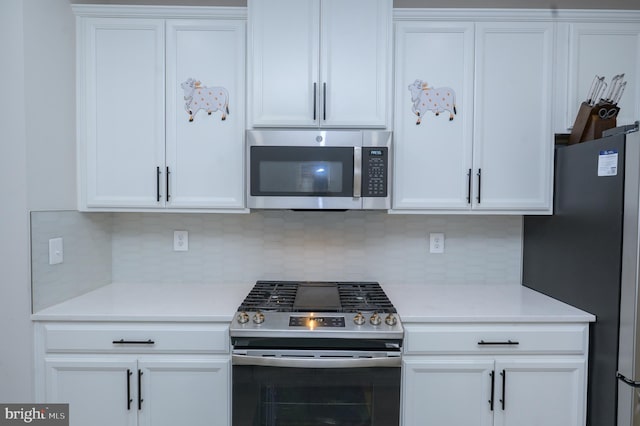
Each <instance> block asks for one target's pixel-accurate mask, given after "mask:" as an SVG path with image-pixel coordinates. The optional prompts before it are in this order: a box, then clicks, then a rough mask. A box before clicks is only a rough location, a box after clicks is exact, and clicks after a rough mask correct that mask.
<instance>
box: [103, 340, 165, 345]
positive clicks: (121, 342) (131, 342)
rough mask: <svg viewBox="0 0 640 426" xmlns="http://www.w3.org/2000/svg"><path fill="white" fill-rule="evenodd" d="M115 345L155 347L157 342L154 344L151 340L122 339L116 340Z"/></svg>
mask: <svg viewBox="0 0 640 426" xmlns="http://www.w3.org/2000/svg"><path fill="white" fill-rule="evenodd" d="M111 343H113V344H114V345H155V344H156V342H154V341H153V340H151V339H149V340H124V339H120V340H114V341H113V342H111Z"/></svg>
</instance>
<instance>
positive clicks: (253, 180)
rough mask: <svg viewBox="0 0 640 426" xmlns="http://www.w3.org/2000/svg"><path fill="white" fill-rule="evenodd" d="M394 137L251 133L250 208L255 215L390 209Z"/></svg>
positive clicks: (388, 134) (362, 133)
mask: <svg viewBox="0 0 640 426" xmlns="http://www.w3.org/2000/svg"><path fill="white" fill-rule="evenodd" d="M391 154H392V152H391V132H386V131H375V130H371V131H370V130H249V131H248V132H247V168H246V169H247V205H248V207H249V208H253V209H294V210H295V209H299V210H380V209H382V210H386V209H389V208H391V193H390V192H391V191H390V188H391V164H392V161H391V157H392V155H391Z"/></svg>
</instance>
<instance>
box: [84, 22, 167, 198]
mask: <svg viewBox="0 0 640 426" xmlns="http://www.w3.org/2000/svg"><path fill="white" fill-rule="evenodd" d="M78 30H79V31H78V34H79V37H78V56H79V59H78V75H77V79H78V121H77V122H78V148H79V157H78V163H79V164H78V167H79V170H80V172H81V173H80V176H79V184H80V193H79V199H80V200H81V201H80V209H82V208H83V207H97V206H100V207H107V206H118V207H127V208H128V207H138V208H144V207H155V206H157V205H158V192H159V191H160V188H158V186H157V180H158V179H157V174H158V172H159V170H160V168H161V167H163V166H164V138H165V133H164V132H165V122H164V87H165V85H164V61H165V58H164V22H163V21H162V20H156V19H120V18H85V19H82V20H80V21H79V28H78Z"/></svg>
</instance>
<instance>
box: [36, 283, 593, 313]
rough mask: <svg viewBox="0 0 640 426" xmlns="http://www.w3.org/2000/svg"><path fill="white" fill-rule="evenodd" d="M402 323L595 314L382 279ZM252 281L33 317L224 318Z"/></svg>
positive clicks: (502, 289) (153, 287) (476, 288)
mask: <svg viewBox="0 0 640 426" xmlns="http://www.w3.org/2000/svg"><path fill="white" fill-rule="evenodd" d="M381 285H382V288H383V289H384V291H385V292H386V293H387V295H388V296H389V298H390V299H391V301H392V303H393V304H394V305H395V307H396V309H397V311H398V313H399V315H400V318H401V319H402V321H403V322H404V323H411V322H590V321H595V317H594V316H593V315H591V314H589V313H586V312H584V311H581V310H579V309H576V308H574V307H572V306H569V305H566V304H564V303H562V302H559V301H557V300H555V299H552V298H550V297H547V296H544V295H542V294H540V293H537V292H535V291H533V290H530V289H528V288H526V287H522V286H520V285H485V284H464V285H462V284H461V285H427V284H414V285H400V284H397V285H396V284H385V283H381ZM252 286H253V283H229V284H130V283H129V284H127V283H115V284H109V285H107V286H104V287H101V288H99V289H97V290H94V291H92V292H90V293H87V294H85V295H82V296H78V297H76V298H73V299H70V300H68V301H66V302H62V303H60V304H57V305H54V306H51V307H49V308H46V309H43V310H41V311H39V312H37V313H35V314H33V315H32V319H33V320H36V321H169V322H175V321H185V322H186V321H205V322H228V321H231V320H232V319H233V316H234V314H235V312H236V309H237V308H238V306H239V305H240V303H241V302H242V300H243V299H244V297H245V296H246V295H247V294H248V293H249V290H250V289H251V287H252Z"/></svg>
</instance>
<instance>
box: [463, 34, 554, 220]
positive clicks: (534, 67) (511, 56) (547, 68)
mask: <svg viewBox="0 0 640 426" xmlns="http://www.w3.org/2000/svg"><path fill="white" fill-rule="evenodd" d="M476 29H477V30H476V85H475V108H474V111H475V122H474V128H475V131H474V174H476V176H475V188H474V189H475V190H474V197H473V207H474V208H475V209H481V210H502V211H505V210H506V211H509V210H512V211H516V210H521V211H531V212H548V211H550V207H551V193H552V164H553V163H552V155H553V143H554V141H553V132H552V124H551V117H552V104H553V103H552V93H553V85H552V78H551V77H552V62H553V52H554V50H553V42H554V30H553V29H554V27H553V23H548V22H513V23H478V24H477V25H476Z"/></svg>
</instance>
